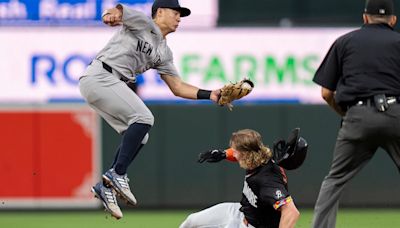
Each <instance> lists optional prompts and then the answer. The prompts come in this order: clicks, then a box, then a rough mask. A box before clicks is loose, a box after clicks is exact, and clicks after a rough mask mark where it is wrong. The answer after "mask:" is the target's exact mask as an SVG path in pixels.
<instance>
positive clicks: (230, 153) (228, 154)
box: [225, 148, 237, 162]
mask: <svg viewBox="0 0 400 228" xmlns="http://www.w3.org/2000/svg"><path fill="white" fill-rule="evenodd" d="M225 153H226V160H229V161H233V162H235V161H237V160H236V158H235V157H233V149H232V148H228V149H226V150H225Z"/></svg>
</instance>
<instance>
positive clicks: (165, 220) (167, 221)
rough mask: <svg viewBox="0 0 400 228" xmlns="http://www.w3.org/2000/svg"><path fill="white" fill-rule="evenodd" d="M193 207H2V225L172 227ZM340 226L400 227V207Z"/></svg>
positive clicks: (347, 213)
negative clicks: (116, 210)
mask: <svg viewBox="0 0 400 228" xmlns="http://www.w3.org/2000/svg"><path fill="white" fill-rule="evenodd" d="M191 212H192V211H174V210H171V211H168V210H162V211H142V210H130V211H125V213H124V218H123V219H121V220H115V219H114V218H112V217H110V216H109V215H108V214H106V213H105V212H102V211H68V212H61V211H53V212H48V211H36V212H33V211H21V212H16V211H13V212H7V211H0V227H1V228H118V227H129V228H169V227H171V228H172V227H174V228H176V227H178V226H179V224H180V223H181V222H182V221H183V220H184V219H185V218H186V216H187V215H188V214H189V213H191ZM311 219H312V210H302V211H301V217H300V220H299V222H298V223H297V226H296V227H297V228H309V227H310V224H311ZM336 227H337V228H359V227H362V228H377V227H385V228H386V227H388V228H395V227H400V209H366V210H362V209H361V210H356V209H341V210H340V212H339V215H338V221H337V226H336Z"/></svg>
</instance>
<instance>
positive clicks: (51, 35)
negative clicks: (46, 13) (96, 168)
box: [0, 27, 350, 103]
mask: <svg viewBox="0 0 400 228" xmlns="http://www.w3.org/2000/svg"><path fill="white" fill-rule="evenodd" d="M114 31H115V30H114V29H112V28H107V27H105V28H95V29H93V28H91V29H82V28H57V29H55V28H29V29H28V28H2V29H1V30H0V48H1V50H2V52H1V53H0V56H1V59H2V61H0V70H1V72H2V74H1V76H0V89H1V93H0V102H2V103H14V102H17V103H18V102H40V103H46V102H49V101H58V100H64V101H65V100H76V99H78V100H80V99H82V98H81V96H80V93H79V89H78V78H79V76H80V75H81V73H82V72H83V71H84V69H85V67H86V65H87V64H88V63H89V62H90V61H91V60H92V58H93V57H94V56H95V55H96V53H97V52H98V51H99V50H100V49H102V48H103V46H104V45H105V44H106V43H107V41H108V40H109V39H110V38H111V36H112V35H113V33H114ZM348 31H350V29H213V30H203V31H188V30H184V31H178V32H176V33H174V34H171V35H170V36H168V44H169V46H170V47H171V49H172V51H173V53H174V60H175V64H176V66H177V68H178V70H179V72H180V74H181V77H182V78H183V80H184V81H187V82H189V83H191V84H193V85H196V86H198V87H200V88H205V89H216V88H219V87H221V86H222V85H223V84H225V83H227V82H229V81H238V80H240V79H241V78H243V77H250V78H251V79H252V80H254V82H255V86H256V87H255V89H254V91H253V92H252V93H251V95H250V96H248V97H247V98H246V100H247V101H250V100H252V101H268V102H271V101H272V102H274V101H294V102H297V101H298V102H301V103H319V102H322V100H321V98H320V88H319V87H318V86H316V85H315V84H314V83H312V77H313V75H314V73H315V71H316V69H317V68H318V65H319V64H320V62H321V61H322V59H323V57H324V56H325V54H326V52H327V51H328V49H329V47H330V45H331V44H332V42H333V41H334V40H335V39H336V38H337V37H338V36H340V35H342V34H344V33H346V32H348ZM139 79H140V80H139V82H140V86H139V88H140V90H139V95H140V96H142V97H143V99H144V100H147V101H150V100H175V101H176V100H179V99H178V98H176V97H174V96H173V95H172V93H171V92H170V91H169V89H168V87H166V85H165V84H164V83H163V82H162V81H161V80H160V78H159V76H158V75H156V74H155V72H154V71H148V72H146V73H145V74H144V75H143V76H141V77H139Z"/></svg>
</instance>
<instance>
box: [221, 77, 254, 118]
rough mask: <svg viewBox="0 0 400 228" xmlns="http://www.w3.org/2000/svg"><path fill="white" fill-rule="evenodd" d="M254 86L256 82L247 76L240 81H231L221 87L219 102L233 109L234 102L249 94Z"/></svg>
mask: <svg viewBox="0 0 400 228" xmlns="http://www.w3.org/2000/svg"><path fill="white" fill-rule="evenodd" d="M253 88H254V83H253V82H252V81H250V79H248V78H245V79H243V80H241V81H240V82H236V83H229V84H227V85H225V86H224V87H223V88H222V89H221V94H220V98H219V100H218V104H219V105H220V106H224V105H226V106H227V107H228V108H229V110H230V111H232V108H233V105H232V102H233V101H234V100H238V99H240V98H242V97H244V96H246V95H248V94H249V93H250V92H251V90H252V89H253Z"/></svg>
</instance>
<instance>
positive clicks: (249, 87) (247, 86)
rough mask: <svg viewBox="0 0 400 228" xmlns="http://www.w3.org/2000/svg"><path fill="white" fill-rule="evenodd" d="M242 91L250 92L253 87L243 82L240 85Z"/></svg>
mask: <svg viewBox="0 0 400 228" xmlns="http://www.w3.org/2000/svg"><path fill="white" fill-rule="evenodd" d="M242 89H247V90H252V89H253V87H251V85H250V83H247V82H244V83H243V84H242Z"/></svg>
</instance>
